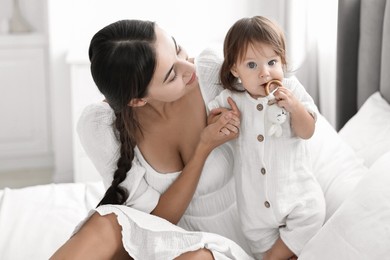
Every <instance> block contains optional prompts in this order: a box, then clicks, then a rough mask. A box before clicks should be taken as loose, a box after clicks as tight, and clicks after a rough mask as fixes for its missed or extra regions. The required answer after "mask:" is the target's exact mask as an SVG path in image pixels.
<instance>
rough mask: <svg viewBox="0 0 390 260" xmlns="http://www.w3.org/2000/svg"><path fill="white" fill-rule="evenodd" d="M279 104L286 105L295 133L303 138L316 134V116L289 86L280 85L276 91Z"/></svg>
mask: <svg viewBox="0 0 390 260" xmlns="http://www.w3.org/2000/svg"><path fill="white" fill-rule="evenodd" d="M274 95H275V98H276V100H277V103H278V106H280V107H284V109H286V110H287V111H288V112H289V113H290V117H291V127H292V129H293V131H294V133H295V134H296V135H297V136H298V137H300V138H302V139H309V138H310V137H312V135H313V134H314V129H315V118H314V117H313V115H312V114H311V113H309V111H307V109H306V108H305V107H304V106H303V104H302V103H301V102H300V101H299V100H298V99H297V98H296V97H295V96H294V94H293V93H292V92H291V91H290V90H289V89H287V88H284V87H279V88H278V90H277V91H276V92H275V93H274Z"/></svg>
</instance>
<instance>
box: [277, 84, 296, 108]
mask: <svg viewBox="0 0 390 260" xmlns="http://www.w3.org/2000/svg"><path fill="white" fill-rule="evenodd" d="M274 96H275V98H276V102H277V104H278V106H279V107H283V108H284V109H286V110H287V112H290V113H292V114H293V113H294V112H295V111H296V110H297V108H298V107H299V106H300V104H301V103H300V102H299V100H298V99H297V98H296V97H295V96H294V94H293V93H292V92H291V91H290V90H289V89H287V88H285V87H279V88H278V90H277V91H275V92H274Z"/></svg>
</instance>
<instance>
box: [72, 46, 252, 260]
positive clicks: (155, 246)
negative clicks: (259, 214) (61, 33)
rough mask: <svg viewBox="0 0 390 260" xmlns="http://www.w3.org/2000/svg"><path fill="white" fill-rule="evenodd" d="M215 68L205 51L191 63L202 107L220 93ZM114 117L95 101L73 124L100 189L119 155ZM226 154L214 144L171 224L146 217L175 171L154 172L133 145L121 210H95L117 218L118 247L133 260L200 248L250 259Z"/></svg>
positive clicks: (227, 147)
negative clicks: (188, 199) (190, 196)
mask: <svg viewBox="0 0 390 260" xmlns="http://www.w3.org/2000/svg"><path fill="white" fill-rule="evenodd" d="M220 64H221V59H220V57H219V56H218V55H217V54H216V53H214V52H212V51H211V50H205V51H203V52H202V53H201V54H200V56H199V57H198V58H197V59H196V60H195V65H196V70H197V76H198V78H199V84H200V86H201V92H202V96H203V99H204V101H205V105H206V104H207V103H208V102H209V101H210V100H211V99H212V98H214V97H215V96H216V95H217V94H218V93H219V92H220V91H221V90H222V89H221V88H220V86H219V85H218V84H217V83H218V73H219V68H220ZM114 119H115V115H114V112H113V110H112V109H111V108H110V107H109V105H108V104H107V103H105V102H100V103H96V104H92V105H90V106H88V107H87V108H86V109H85V110H84V111H83V113H82V116H81V118H80V119H79V122H78V126H77V130H78V133H79V136H80V140H81V143H82V145H83V147H84V149H85V151H86V153H87V154H88V156H89V157H90V159H91V160H92V162H93V163H94V165H95V167H96V168H97V170H98V171H99V173H100V175H101V176H102V178H103V182H104V186H105V188H108V187H109V186H110V185H111V181H112V176H113V173H114V171H115V170H116V163H117V159H118V157H119V142H118V140H117V138H116V133H115V130H114V129H113V121H114ZM232 156H233V153H232V147H231V145H230V144H224V145H221V146H219V147H218V148H216V149H214V150H213V152H212V153H211V154H210V155H209V157H208V158H207V161H206V163H205V165H204V168H203V173H202V175H201V177H200V181H199V184H198V186H197V188H196V191H195V194H194V197H193V199H192V201H191V203H190V204H189V206H188V208H187V210H186V211H185V213H184V215H183V217H182V218H181V220H180V222H179V223H178V225H177V226H176V225H173V224H171V223H169V222H168V221H166V220H164V219H162V218H159V217H156V216H153V215H150V214H149V213H150V212H151V211H152V210H153V209H154V208H155V206H156V205H157V203H158V200H159V197H160V195H161V194H162V193H163V192H164V191H165V190H166V189H167V188H168V187H169V186H170V185H171V184H172V182H173V181H174V180H175V179H176V178H177V177H178V176H179V175H180V172H173V173H159V172H157V171H155V170H154V169H153V167H152V166H151V165H149V164H148V162H147V161H146V160H145V159H144V157H143V156H142V154H141V152H140V150H139V149H138V147H136V148H135V158H134V160H133V163H132V168H131V170H130V171H129V172H128V174H127V177H126V179H125V180H124V182H122V184H121V185H123V186H124V187H125V188H126V189H127V190H128V192H129V194H130V196H129V198H128V199H127V201H126V206H124V205H104V206H100V207H98V208H97V209H96V210H97V211H98V212H99V213H100V214H102V215H104V214H109V213H112V212H114V213H115V214H116V215H117V216H118V221H119V223H120V225H121V226H122V237H123V239H122V240H123V244H124V247H125V249H126V250H127V251H128V252H129V254H130V255H131V256H132V257H133V258H134V259H142V260H144V259H173V258H175V257H177V256H179V255H180V254H182V253H183V252H187V251H192V250H196V249H199V248H203V247H206V248H209V249H210V250H211V251H212V252H213V254H214V257H215V258H216V259H252V258H251V257H250V256H249V255H247V253H246V252H245V251H244V250H243V249H245V250H246V251H247V252H249V248H248V246H247V244H246V241H245V238H244V236H243V234H242V231H241V229H240V225H239V220H238V212H237V206H236V196H235V184H234V178H233V171H232V170H233V163H232V161H233V160H232ZM93 212H94V211H91V212H90V214H89V216H90V215H91V214H92V213H93ZM89 216H88V217H89ZM83 223H84V221H83V222H81V223H80V224H79V226H78V227H77V228H76V230H75V231H77V230H78V229H79V228H80V226H81V225H82V224H83ZM185 230H189V231H202V232H188V231H185ZM206 232H211V233H206ZM233 241H234V242H233ZM236 243H237V244H236Z"/></svg>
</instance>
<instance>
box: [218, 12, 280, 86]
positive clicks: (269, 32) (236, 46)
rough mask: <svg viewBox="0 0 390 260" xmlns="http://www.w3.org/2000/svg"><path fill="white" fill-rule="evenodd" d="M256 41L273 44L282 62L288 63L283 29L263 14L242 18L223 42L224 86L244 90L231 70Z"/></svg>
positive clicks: (222, 80)
mask: <svg viewBox="0 0 390 260" xmlns="http://www.w3.org/2000/svg"><path fill="white" fill-rule="evenodd" d="M256 42H262V43H265V44H269V45H271V46H272V47H273V48H274V51H275V53H276V54H277V55H278V56H279V57H280V58H281V61H282V64H283V65H284V66H286V65H287V61H286V40H285V37H284V33H283V30H282V29H281V28H280V27H279V26H277V25H276V24H275V23H273V22H272V21H271V20H269V19H267V18H265V17H263V16H254V17H251V18H242V19H240V20H238V21H237V22H235V23H234V24H233V26H232V27H231V28H230V29H229V31H228V33H227V34H226V37H225V41H224V44H223V56H224V61H223V63H222V67H221V71H220V80H221V84H222V85H223V87H224V88H227V89H230V90H232V91H240V92H241V91H242V89H240V88H237V78H236V77H234V75H233V74H232V73H231V71H230V70H231V68H232V67H233V66H234V64H235V63H236V62H237V61H238V60H242V59H243V58H244V55H245V53H246V51H247V49H248V47H249V46H250V45H252V44H254V43H256Z"/></svg>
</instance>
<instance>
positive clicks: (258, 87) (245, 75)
mask: <svg viewBox="0 0 390 260" xmlns="http://www.w3.org/2000/svg"><path fill="white" fill-rule="evenodd" d="M231 72H232V73H233V75H234V76H235V77H239V78H240V79H241V82H242V85H243V86H244V88H245V89H246V90H247V91H248V93H249V94H250V95H251V96H252V97H253V98H258V97H263V96H266V94H265V86H266V84H267V82H268V81H270V80H273V79H277V80H280V81H282V80H283V76H284V73H283V64H282V62H281V59H280V57H279V56H278V55H277V54H276V53H275V51H274V50H273V48H272V46H271V45H269V44H265V43H262V42H258V43H256V44H253V45H249V46H248V49H247V52H246V53H245V55H244V58H243V59H242V60H239V61H237V62H236V63H235V66H234V67H233V68H232V71H231Z"/></svg>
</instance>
